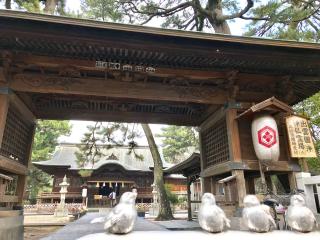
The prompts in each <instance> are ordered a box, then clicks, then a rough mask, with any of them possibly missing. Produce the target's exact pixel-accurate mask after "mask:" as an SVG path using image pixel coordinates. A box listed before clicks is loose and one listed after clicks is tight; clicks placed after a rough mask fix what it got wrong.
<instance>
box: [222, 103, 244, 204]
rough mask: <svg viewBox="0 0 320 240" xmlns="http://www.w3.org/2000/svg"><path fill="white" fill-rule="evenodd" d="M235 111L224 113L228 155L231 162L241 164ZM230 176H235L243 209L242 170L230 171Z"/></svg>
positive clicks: (229, 110)
mask: <svg viewBox="0 0 320 240" xmlns="http://www.w3.org/2000/svg"><path fill="white" fill-rule="evenodd" d="M236 117H237V109H228V111H227V113H226V121H227V131H228V142H229V155H230V160H231V161H233V162H242V158H241V145H240V137H239V128H238V122H237V120H236ZM232 175H234V176H236V186H237V193H238V204H239V207H243V198H244V197H245V196H246V194H247V192H246V181H245V178H244V171H243V170H232Z"/></svg>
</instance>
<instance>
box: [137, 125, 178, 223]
mask: <svg viewBox="0 0 320 240" xmlns="http://www.w3.org/2000/svg"><path fill="white" fill-rule="evenodd" d="M141 126H142V128H143V131H144V133H145V135H146V138H147V140H148V144H149V147H150V151H151V155H152V158H153V163H154V170H153V175H154V183H155V185H156V188H157V190H158V199H159V214H158V216H157V218H156V220H158V221H164V220H171V219H173V215H172V211H171V207H170V202H169V200H168V197H167V193H166V191H165V188H164V181H163V165H162V160H161V157H160V154H159V151H158V148H157V145H156V143H155V141H154V138H153V135H152V132H151V129H150V127H149V125H148V124H141Z"/></svg>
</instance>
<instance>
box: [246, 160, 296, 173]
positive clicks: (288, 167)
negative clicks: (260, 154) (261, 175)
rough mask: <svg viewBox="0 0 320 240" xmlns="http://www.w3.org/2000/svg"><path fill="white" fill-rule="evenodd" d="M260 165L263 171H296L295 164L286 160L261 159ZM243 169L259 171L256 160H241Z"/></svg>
mask: <svg viewBox="0 0 320 240" xmlns="http://www.w3.org/2000/svg"><path fill="white" fill-rule="evenodd" d="M261 162H262V167H263V169H264V171H265V172H271V171H279V172H280V171H284V172H291V171H298V170H299V169H298V168H297V166H296V164H293V163H290V162H287V161H261ZM243 163H244V166H245V169H248V170H255V171H259V162H258V160H244V161H243Z"/></svg>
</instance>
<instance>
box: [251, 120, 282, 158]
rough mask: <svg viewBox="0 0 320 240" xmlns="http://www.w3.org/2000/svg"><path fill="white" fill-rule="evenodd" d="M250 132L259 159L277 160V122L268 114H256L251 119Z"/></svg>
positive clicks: (278, 150) (278, 148)
mask: <svg viewBox="0 0 320 240" xmlns="http://www.w3.org/2000/svg"><path fill="white" fill-rule="evenodd" d="M251 134H252V141H253V146H254V150H255V152H256V155H257V157H258V159H259V160H272V161H277V160H278V159H279V156H280V147H279V133H278V127H277V123H276V121H275V120H274V118H273V117H272V116H270V115H267V114H264V115H257V116H256V117H255V118H254V120H253V121H252V125H251Z"/></svg>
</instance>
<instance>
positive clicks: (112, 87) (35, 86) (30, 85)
mask: <svg viewBox="0 0 320 240" xmlns="http://www.w3.org/2000/svg"><path fill="white" fill-rule="evenodd" d="M9 87H10V88H11V89H12V90H15V91H21V92H34V93H60V94H74V95H86V96H105V97H115V98H131V99H140V100H158V101H175V102H194V103H203V104H223V103H225V101H226V99H227V94H226V91H223V90H219V89H218V88H210V87H188V86H170V85H165V84H161V83H143V82H122V81H118V80H111V79H107V80H104V79H101V78H70V77H59V76H57V75H53V76H50V75H42V74H16V75H14V76H13V79H12V81H11V82H10V84H9Z"/></svg>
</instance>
